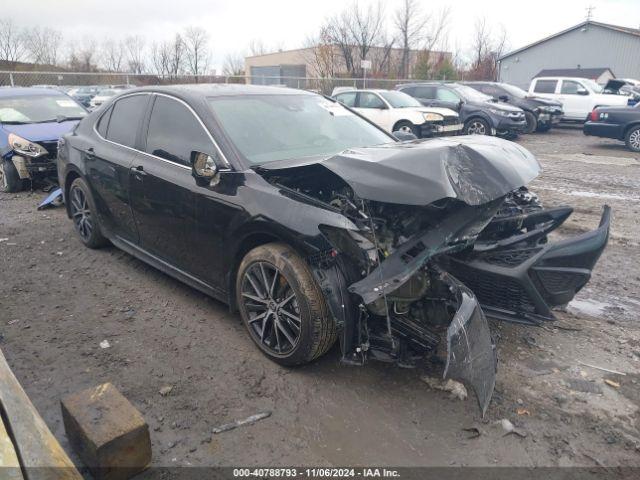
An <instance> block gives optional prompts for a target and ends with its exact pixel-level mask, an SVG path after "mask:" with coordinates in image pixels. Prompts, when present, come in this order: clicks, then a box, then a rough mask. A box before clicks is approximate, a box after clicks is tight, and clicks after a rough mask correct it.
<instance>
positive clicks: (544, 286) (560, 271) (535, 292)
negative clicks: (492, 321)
mask: <svg viewBox="0 0 640 480" xmlns="http://www.w3.org/2000/svg"><path fill="white" fill-rule="evenodd" d="M562 210H563V209H554V210H540V211H537V212H534V213H531V214H528V215H525V216H524V217H523V219H522V224H523V225H525V226H528V227H529V228H528V229H525V230H524V231H519V232H518V233H516V234H515V235H512V236H511V237H506V238H503V239H501V240H498V241H496V242H494V243H492V244H478V245H476V249H475V250H474V251H473V252H472V253H471V254H467V255H465V256H448V257H447V258H446V260H445V264H446V267H445V268H446V270H447V271H448V272H450V273H451V274H452V275H454V276H455V277H456V278H458V279H459V280H460V281H461V282H463V283H464V284H465V285H466V286H467V287H469V288H470V289H471V290H472V291H473V292H474V293H475V295H476V296H477V297H478V300H479V301H480V303H481V305H482V308H483V310H484V312H485V313H486V314H487V316H489V317H492V318H496V319H499V320H507V321H512V322H517V323H526V324H535V325H540V324H542V323H543V322H545V321H552V320H555V316H554V314H553V312H552V310H551V309H552V308H553V307H557V306H560V305H565V304H567V303H568V302H570V301H571V300H572V299H573V297H574V296H575V294H576V293H577V292H579V291H580V290H581V289H582V287H584V286H585V285H586V283H587V282H588V281H589V279H590V278H591V271H592V270H593V267H594V266H595V264H596V262H597V261H598V259H599V258H600V255H601V254H602V251H603V250H604V248H605V246H606V244H607V241H608V238H609V227H610V221H611V209H610V208H609V207H608V206H605V207H604V211H603V213H602V217H601V219H600V225H599V227H598V228H597V229H596V230H594V231H591V232H587V233H583V234H581V235H578V236H575V237H573V238H570V239H567V240H562V241H560V242H557V243H546V240H547V237H546V234H547V233H549V232H550V231H552V230H554V229H555V228H557V227H558V226H559V225H560V224H561V223H562V222H563V221H564V220H565V219H566V218H567V217H568V216H569V215H568V214H566V209H565V211H564V212H563V211H562ZM569 213H570V211H569ZM545 217H546V221H542V222H541V223H537V222H538V221H540V220H544V219H545ZM532 218H533V221H532ZM503 221H505V222H506V221H508V220H507V219H503ZM494 227H496V225H494Z"/></svg>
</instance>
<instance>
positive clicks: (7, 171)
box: [0, 160, 22, 193]
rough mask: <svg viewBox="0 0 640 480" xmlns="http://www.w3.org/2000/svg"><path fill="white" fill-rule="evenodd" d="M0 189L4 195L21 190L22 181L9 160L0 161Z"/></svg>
mask: <svg viewBox="0 0 640 480" xmlns="http://www.w3.org/2000/svg"><path fill="white" fill-rule="evenodd" d="M0 189H1V190H2V191H3V192H5V193H16V192H19V191H20V190H22V179H21V178H20V175H18V170H17V169H16V166H15V165H14V164H13V162H12V161H11V160H0Z"/></svg>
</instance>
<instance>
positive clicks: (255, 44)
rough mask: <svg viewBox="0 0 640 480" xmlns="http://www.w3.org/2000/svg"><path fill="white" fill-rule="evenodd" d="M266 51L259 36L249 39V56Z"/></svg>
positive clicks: (262, 53)
mask: <svg viewBox="0 0 640 480" xmlns="http://www.w3.org/2000/svg"><path fill="white" fill-rule="evenodd" d="M265 53H268V51H267V47H266V46H265V45H264V42H263V41H262V40H260V39H259V38H252V39H251V40H250V41H249V56H250V57H256V56H258V55H264V54H265Z"/></svg>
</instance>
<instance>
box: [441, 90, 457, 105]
mask: <svg viewBox="0 0 640 480" xmlns="http://www.w3.org/2000/svg"><path fill="white" fill-rule="evenodd" d="M437 99H438V100H441V101H443V102H449V103H458V102H459V101H460V97H458V95H456V94H455V93H453V92H452V91H451V90H449V89H448V88H438V93H437Z"/></svg>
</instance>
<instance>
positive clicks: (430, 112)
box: [334, 89, 462, 138]
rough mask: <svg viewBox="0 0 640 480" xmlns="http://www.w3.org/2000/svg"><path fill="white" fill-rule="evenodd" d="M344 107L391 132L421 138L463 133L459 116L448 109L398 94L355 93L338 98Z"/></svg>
mask: <svg viewBox="0 0 640 480" xmlns="http://www.w3.org/2000/svg"><path fill="white" fill-rule="evenodd" d="M334 98H335V99H337V100H338V101H339V102H340V103H342V104H344V105H346V106H347V107H349V108H353V109H354V110H355V111H356V112H358V113H359V114H361V115H362V116H364V117H366V118H368V119H369V120H371V121H372V122H373V123H375V124H376V125H378V126H380V127H382V128H384V129H385V130H386V131H387V132H389V133H392V132H397V131H403V132H411V133H413V134H414V135H415V136H416V137H418V138H427V137H434V136H438V135H457V134H458V133H460V131H461V130H462V124H461V123H460V119H459V117H458V114H457V113H456V112H454V111H453V110H450V109H448V108H437V107H424V106H422V104H421V103H420V102H418V101H417V100H416V99H415V98H413V97H410V96H409V95H407V94H406V93H402V92H398V91H394V90H378V89H376V90H351V91H346V92H342V93H339V94H337V95H336V96H335V97H334Z"/></svg>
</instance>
